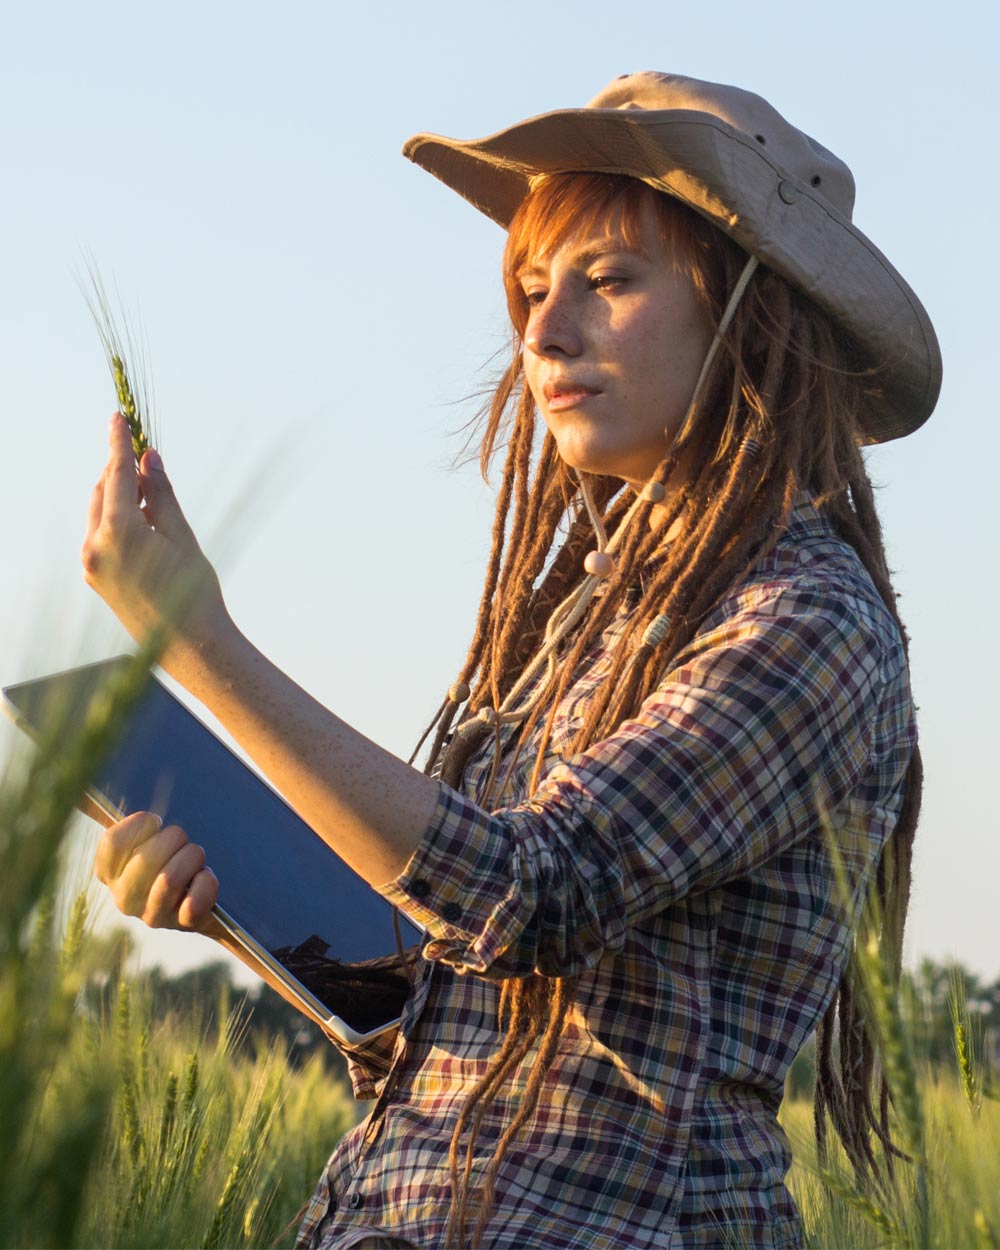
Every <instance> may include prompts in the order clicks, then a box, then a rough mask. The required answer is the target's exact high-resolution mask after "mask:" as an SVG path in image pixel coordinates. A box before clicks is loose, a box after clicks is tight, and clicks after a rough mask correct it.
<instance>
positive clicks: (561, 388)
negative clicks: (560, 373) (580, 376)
mask: <svg viewBox="0 0 1000 1250" xmlns="http://www.w3.org/2000/svg"><path fill="white" fill-rule="evenodd" d="M544 393H545V403H546V405H547V406H548V409H549V411H550V412H559V411H561V410H562V409H564V408H575V407H576V406H577V404H582V403H584V402H585V401H586V400H588V399H593V398H594V396H595V395H599V394H600V391H599V390H598V389H597V388H596V387H592V386H574V385H573V384H572V383H568V382H567V383H563V384H561V385H558V384H549V385H547V386H546V387H545V391H544Z"/></svg>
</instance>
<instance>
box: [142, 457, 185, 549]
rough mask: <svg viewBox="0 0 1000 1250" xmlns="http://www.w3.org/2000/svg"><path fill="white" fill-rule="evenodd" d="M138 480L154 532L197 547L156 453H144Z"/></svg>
mask: <svg viewBox="0 0 1000 1250" xmlns="http://www.w3.org/2000/svg"><path fill="white" fill-rule="evenodd" d="M139 476H140V485H141V488H142V493H143V496H144V498H145V500H146V509H147V512H148V516H149V518H150V519H151V520H152V523H153V525H154V526H155V527H156V529H157V530H158V531H159V532H160V533H161V534H165V535H166V536H167V537H168V538H171V539H173V540H174V541H176V542H181V543H185V544H189V545H191V546H194V547H196V546H197V542H196V540H195V536H194V533H193V531H192V529H191V526H190V525H188V521H187V517H186V516H185V515H184V513H183V512H182V511H181V506H180V504H179V503H178V502H177V496H176V495H175V494H174V488H173V486H172V485H171V482H170V478H168V477H167V474H166V470H165V469H164V467H163V461H162V459H161V458H160V453H159V452H158V451H154V450H152V449H150V450H149V451H147V452H145V453H144V455H143V457H142V463H141V464H140V466H139Z"/></svg>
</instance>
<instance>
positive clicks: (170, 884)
mask: <svg viewBox="0 0 1000 1250" xmlns="http://www.w3.org/2000/svg"><path fill="white" fill-rule="evenodd" d="M94 872H95V874H96V875H97V878H98V880H100V881H103V882H104V884H105V885H106V886H107V887H108V889H109V890H110V891H111V896H112V898H113V899H114V901H115V906H116V907H117V908H118V910H119V911H120V912H123V913H124V914H125V915H126V916H138V917H139V919H140V920H142V921H143V922H144V923H145V924H147V925H149V926H150V927H151V928H154V929H187V930H193V931H194V932H197V933H204V934H207V935H209V936H211V937H215V936H218V934H219V932H220V931H221V925H220V924H219V922H218V920H217V919H216V918H215V917H214V916H213V915H212V908H213V907H214V905H215V900H216V898H217V897H218V893H219V882H218V880H217V878H216V876H215V873H214V872H212V870H211V869H210V868H206V867H205V852H204V851H203V850H202V849H201V847H200V846H195V844H194V843H193V842H191V841H189V840H188V836H187V834H186V833H185V832H184V830H183V829H181V828H180V827H179V826H177V825H167V826H164V825H163V824H162V822H161V821H160V818H159V817H158V816H155V815H153V813H152V812H133V813H132V815H131V816H126V817H125V819H124V820H121V821H119V822H118V823H117V824H114V825H111V826H110V827H109V828H108V829H106V830H105V831H104V834H103V835H102V837H101V840H100V842H99V843H98V846H97V854H96V855H95V857H94Z"/></svg>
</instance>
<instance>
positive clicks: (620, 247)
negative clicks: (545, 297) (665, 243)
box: [517, 241, 646, 281]
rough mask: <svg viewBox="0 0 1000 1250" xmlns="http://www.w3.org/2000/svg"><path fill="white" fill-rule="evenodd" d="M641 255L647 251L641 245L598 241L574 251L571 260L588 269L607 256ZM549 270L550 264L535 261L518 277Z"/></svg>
mask: <svg viewBox="0 0 1000 1250" xmlns="http://www.w3.org/2000/svg"><path fill="white" fill-rule="evenodd" d="M623 255H624V256H641V257H643V258H645V257H646V253H645V252H644V251H643V250H642V248H640V247H630V246H629V245H628V244H627V243H624V242H617V241H614V242H608V243H598V244H595V245H593V246H590V247H584V248H581V250H580V251H579V252H573V253H571V255H570V261H571V262H572V264H573V265H575V266H576V267H577V268H579V269H586V267H587V266H588V265H592V264H593V263H594V262H595V261H598V260H603V259H604V258H605V257H607V256H623ZM547 272H548V266H546V265H544V264H540V263H539V262H538V261H533V262H532V263H530V264H527V265H524V266H522V267H521V268H520V269H519V270H518V271H517V279H518V281H521V280H522V279H524V278H537V277H541V276H542V275H544V274H545V273H547Z"/></svg>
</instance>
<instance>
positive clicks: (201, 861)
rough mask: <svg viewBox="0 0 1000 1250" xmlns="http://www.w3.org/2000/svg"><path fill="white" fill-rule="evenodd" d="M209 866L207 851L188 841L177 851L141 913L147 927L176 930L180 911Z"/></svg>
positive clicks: (158, 877)
mask: <svg viewBox="0 0 1000 1250" xmlns="http://www.w3.org/2000/svg"><path fill="white" fill-rule="evenodd" d="M204 867H205V852H204V851H203V850H202V848H201V847H200V846H196V845H195V844H194V843H193V842H187V843H185V844H184V846H182V847H181V848H180V849H179V850H178V851H176V852H175V854H173V855H172V856H171V857H170V858H169V859H168V860H167V862H166V863H165V864H164V865H163V867H162V868H161V869H160V871H159V872H158V873H157V874H156V876H155V877H154V878H153V883H152V885H151V886H150V888H149V893H148V894H147V896H146V904H145V907H144V908H143V910H142V912H141V913H140V918H141V920H142V921H143V923H144V924H147V925H149V926H150V927H151V928H154V929H161V928H166V927H170V928H176V927H177V926H178V925H179V923H180V921H179V918H178V914H177V909H178V907H179V906H180V904H181V902H182V900H183V899H184V898H185V897H186V895H187V894H188V891H189V890H190V888H191V885H192V883H193V882H194V879H195V877H197V875H198V874H199V873H200V872H201V870H202V869H203V868H204Z"/></svg>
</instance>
